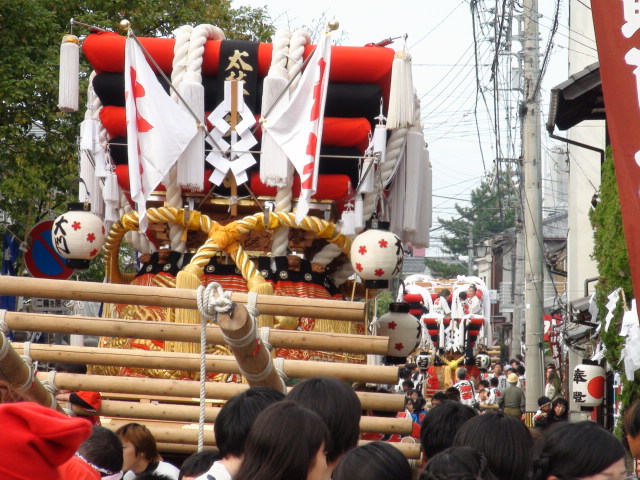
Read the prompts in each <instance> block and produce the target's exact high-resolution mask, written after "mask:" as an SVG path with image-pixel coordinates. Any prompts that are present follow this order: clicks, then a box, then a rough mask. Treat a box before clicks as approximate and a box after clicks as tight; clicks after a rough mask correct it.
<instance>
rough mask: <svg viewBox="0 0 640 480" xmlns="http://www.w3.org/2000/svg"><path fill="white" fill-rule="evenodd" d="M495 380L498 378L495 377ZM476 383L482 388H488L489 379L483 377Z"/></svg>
mask: <svg viewBox="0 0 640 480" xmlns="http://www.w3.org/2000/svg"><path fill="white" fill-rule="evenodd" d="M496 380H498V379H497V378H496ZM478 385H482V386H483V387H484V388H489V380H486V379H483V380H480V381H479V382H478Z"/></svg>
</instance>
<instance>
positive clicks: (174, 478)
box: [122, 462, 231, 480]
mask: <svg viewBox="0 0 640 480" xmlns="http://www.w3.org/2000/svg"><path fill="white" fill-rule="evenodd" d="M153 473H157V474H158V475H166V476H167V477H169V478H170V479H171V480H178V476H179V475H180V470H179V469H178V468H177V467H176V466H174V465H171V464H170V463H167V462H159V463H158V466H157V467H156V469H155V470H154V471H153ZM137 477H138V476H137V475H136V474H135V473H134V471H133V470H129V471H128V472H127V473H125V474H124V477H122V480H135V479H136V478H137ZM229 480H231V479H229Z"/></svg>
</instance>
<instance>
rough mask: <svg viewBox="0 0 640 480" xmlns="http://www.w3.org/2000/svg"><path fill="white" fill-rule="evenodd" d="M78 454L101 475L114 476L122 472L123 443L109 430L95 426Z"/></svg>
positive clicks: (79, 448)
mask: <svg viewBox="0 0 640 480" xmlns="http://www.w3.org/2000/svg"><path fill="white" fill-rule="evenodd" d="M78 454H80V456H81V457H82V458H83V459H84V460H85V461H86V462H87V463H89V464H91V466H92V467H93V468H94V469H95V470H97V471H98V472H99V473H101V474H104V475H114V474H116V473H118V472H119V471H120V470H122V464H123V462H124V459H123V456H122V442H121V441H120V437H118V435H116V434H115V433H114V432H112V431H111V430H109V429H108V428H105V427H100V426H98V425H95V426H94V427H93V430H92V431H91V436H90V437H89V438H87V439H86V440H85V441H84V442H83V443H82V444H81V445H80V446H79V447H78ZM104 475H103V476H104Z"/></svg>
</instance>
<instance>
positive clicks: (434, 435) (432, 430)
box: [420, 390, 476, 458]
mask: <svg viewBox="0 0 640 480" xmlns="http://www.w3.org/2000/svg"><path fill="white" fill-rule="evenodd" d="M456 391H457V390H456ZM475 416H476V411H475V410H474V409H473V408H471V407H469V406H467V405H463V404H461V403H459V402H452V401H446V402H442V403H441V404H440V405H436V406H435V407H433V408H432V409H431V410H429V411H428V412H427V414H426V415H425V416H424V419H423V420H422V425H421V427H420V445H422V449H423V450H424V453H425V454H426V455H427V457H428V458H431V457H432V456H434V455H435V454H436V453H440V452H441V451H443V450H444V449H446V448H448V447H450V446H451V444H452V442H453V437H454V435H455V434H456V432H457V431H458V429H459V428H460V427H461V426H462V424H464V423H465V422H466V421H467V420H469V419H471V418H473V417H475Z"/></svg>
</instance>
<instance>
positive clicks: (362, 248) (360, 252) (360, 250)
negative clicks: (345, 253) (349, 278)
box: [358, 245, 367, 255]
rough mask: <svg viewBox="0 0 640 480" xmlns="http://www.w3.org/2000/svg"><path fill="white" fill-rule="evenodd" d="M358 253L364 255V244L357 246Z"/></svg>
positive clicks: (365, 250)
mask: <svg viewBox="0 0 640 480" xmlns="http://www.w3.org/2000/svg"><path fill="white" fill-rule="evenodd" d="M358 253H359V254H360V255H364V254H365V253H367V247H365V246H364V245H360V248H358Z"/></svg>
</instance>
